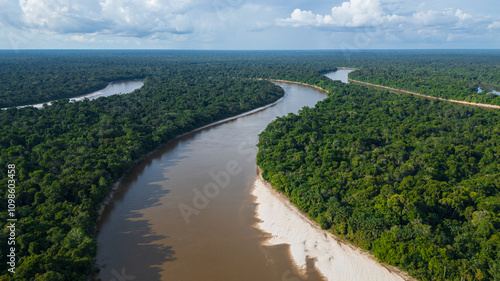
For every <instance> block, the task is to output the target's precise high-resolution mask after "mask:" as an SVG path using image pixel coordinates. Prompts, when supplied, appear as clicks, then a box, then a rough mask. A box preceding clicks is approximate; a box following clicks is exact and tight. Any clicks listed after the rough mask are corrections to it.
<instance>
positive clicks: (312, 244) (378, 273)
mask: <svg viewBox="0 0 500 281" xmlns="http://www.w3.org/2000/svg"><path fill="white" fill-rule="evenodd" d="M252 195H253V196H255V202H256V203H257V204H258V206H257V217H258V219H259V220H261V222H260V223H258V227H259V228H260V229H262V230H263V231H264V232H267V233H269V234H270V235H271V238H270V239H268V240H267V241H266V242H267V243H268V244H271V245H278V244H289V245H290V252H291V253H290V254H291V256H292V259H293V260H294V261H295V263H296V265H297V266H298V267H299V269H301V270H304V269H305V268H306V257H308V258H312V259H315V266H316V268H317V269H318V270H319V271H320V272H321V273H322V274H323V275H324V276H325V278H326V279H327V280H328V281H334V280H339V281H348V280H353V281H354V280H355V281H364V280H367V281H368V280H369V281H377V280H380V281H393V280H394V281H396V280H398V281H401V280H413V279H412V278H410V277H408V276H406V275H405V274H404V273H402V272H400V271H399V270H397V269H395V268H391V267H389V266H384V265H382V264H380V263H378V262H377V261H376V260H375V258H374V257H372V256H371V255H370V254H368V253H366V252H364V251H361V250H359V249H356V248H354V247H353V246H351V245H347V244H345V243H343V242H341V241H340V240H338V238H336V237H335V236H334V235H332V234H331V233H329V232H327V231H324V230H321V228H320V227H319V226H318V225H317V224H316V223H315V222H313V221H311V220H310V219H309V218H308V217H307V216H305V215H304V214H303V213H301V212H300V211H299V210H298V209H297V208H296V207H295V206H294V205H293V204H292V203H290V202H289V200H288V199H287V198H286V197H285V196H283V195H282V194H279V193H278V192H276V191H275V190H273V189H272V188H271V187H270V185H269V183H267V182H265V181H264V180H263V179H262V178H261V177H260V176H259V177H257V179H256V180H255V182H254V186H253V189H252ZM388 268H391V271H392V272H391V271H389V269H388Z"/></svg>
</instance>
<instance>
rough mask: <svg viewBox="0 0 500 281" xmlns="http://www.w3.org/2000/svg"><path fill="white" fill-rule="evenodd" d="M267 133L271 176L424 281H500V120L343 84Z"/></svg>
mask: <svg viewBox="0 0 500 281" xmlns="http://www.w3.org/2000/svg"><path fill="white" fill-rule="evenodd" d="M334 92H335V94H334V95H330V96H329V97H328V98H327V99H326V100H324V101H321V102H319V103H318V104H317V105H316V107H314V108H307V107H306V108H303V110H302V111H300V113H299V114H298V115H295V114H289V115H288V116H284V117H280V118H278V119H277V120H276V121H274V122H273V123H271V124H270V125H269V126H268V127H267V129H266V130H265V131H264V132H263V133H262V134H261V135H260V142H259V145H258V146H259V153H258V155H257V161H258V165H259V166H260V167H261V168H262V170H263V174H262V175H263V177H264V179H266V180H268V181H270V182H271V183H272V186H273V187H274V188H276V189H277V190H278V191H280V192H283V193H284V194H286V196H288V197H289V198H290V200H291V202H293V203H294V204H295V205H296V206H297V207H298V208H299V209H301V210H302V211H303V212H305V213H307V214H308V215H309V216H310V217H311V218H312V219H314V220H316V221H317V222H318V223H319V224H320V225H321V226H322V228H324V229H328V230H330V231H331V232H333V233H334V234H336V235H339V236H340V237H343V238H345V239H347V240H349V241H351V242H353V243H354V244H356V245H358V246H360V247H362V248H364V249H366V250H369V251H371V252H372V253H373V254H374V255H375V256H376V257H377V258H378V259H379V260H381V261H383V262H386V263H389V264H391V265H394V266H397V267H400V268H402V269H404V270H406V271H407V272H409V274H410V275H412V276H413V277H415V278H417V279H418V280H499V279H498V278H500V174H499V172H500V157H499V155H500V146H499V144H500V115H499V112H498V111H487V110H483V109H478V108H473V107H465V106H460V105H455V104H451V103H446V102H439V101H431V100H427V99H422V98H415V97H413V96H405V95H399V94H393V93H389V92H387V91H380V90H375V89H370V88H366V87H363V86H357V85H352V84H349V85H342V84H340V83H337V86H336V88H335V91H334Z"/></svg>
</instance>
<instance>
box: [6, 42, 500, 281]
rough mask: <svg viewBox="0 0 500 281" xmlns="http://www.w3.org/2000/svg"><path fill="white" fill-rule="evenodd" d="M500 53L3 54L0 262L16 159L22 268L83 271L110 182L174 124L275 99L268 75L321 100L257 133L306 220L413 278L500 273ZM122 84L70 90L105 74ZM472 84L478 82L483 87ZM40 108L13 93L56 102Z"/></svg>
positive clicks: (264, 162)
mask: <svg viewBox="0 0 500 281" xmlns="http://www.w3.org/2000/svg"><path fill="white" fill-rule="evenodd" d="M499 58H500V52H499V51H489V50H485V51H481V50H478V51H461V50H457V51H428V50H419V51H384V50H380V51H349V52H348V51H67V50H61V51H56V50H54V51H17V52H14V51H0V66H1V68H0V82H1V83H0V108H7V109H4V110H1V111H0V130H1V133H0V167H2V168H0V186H1V187H2V188H1V189H0V195H1V197H2V200H1V201H0V209H1V210H2V212H1V213H0V220H1V221H2V223H3V228H2V232H1V234H0V262H1V263H2V264H6V263H7V262H8V257H7V255H8V254H9V245H8V237H9V235H10V232H9V228H7V226H8V223H7V222H8V221H7V219H8V213H7V210H8V209H9V207H8V199H9V189H7V186H8V184H9V180H10V179H11V177H9V175H10V174H9V169H8V167H9V165H15V169H16V175H15V176H16V191H15V193H16V195H17V196H16V199H15V201H16V215H17V217H16V218H17V222H16V261H17V264H16V273H15V274H11V273H10V272H9V271H8V270H7V268H6V267H2V272H0V274H1V276H0V280H87V279H88V276H89V275H90V274H92V273H93V272H95V271H97V270H98V269H96V265H95V262H94V259H95V256H96V251H97V243H96V238H95V230H96V220H97V219H98V217H99V210H100V209H101V207H102V203H103V202H104V201H105V200H106V198H107V197H108V195H109V194H110V192H111V190H112V187H113V185H114V184H115V183H116V182H117V181H118V180H119V179H120V178H122V177H123V176H125V175H126V174H127V171H129V170H130V169H132V168H133V167H134V166H135V165H137V163H139V162H140V160H141V159H143V158H144V157H145V156H146V155H148V154H149V153H151V152H153V151H155V150H156V149H157V148H158V147H160V146H161V145H163V144H165V143H168V142H169V141H171V140H173V139H175V138H176V137H177V136H179V135H182V134H184V133H186V132H189V131H192V130H194V129H196V128H199V127H202V126H204V125H207V124H210V123H213V122H215V121H218V120H222V119H225V118H228V117H232V116H236V115H238V114H241V113H244V112H247V111H250V110H253V109H255V108H258V107H262V106H265V105H267V104H270V103H273V102H275V101H277V100H279V99H280V98H282V97H283V96H284V91H283V89H282V88H281V87H279V86H277V85H276V84H273V83H271V82H270V81H268V80H269V79H282V80H288V81H294V82H302V83H307V84H310V85H314V86H318V87H321V88H323V89H325V90H326V91H328V97H326V99H325V100H323V101H320V102H318V104H317V105H316V106H314V107H304V108H303V109H302V110H301V111H300V112H299V113H298V114H293V113H291V114H288V115H285V116H278V117H277V119H276V120H275V121H273V122H272V123H271V124H269V126H268V127H267V129H266V130H265V131H264V132H262V133H261V135H260V139H259V144H258V148H259V152H258V155H257V164H258V165H259V167H260V168H261V169H262V171H263V177H264V179H266V180H267V181H269V182H270V183H271V184H272V186H273V187H274V188H275V189H276V190H278V191H279V192H281V193H284V194H285V195H286V196H287V197H288V198H289V199H290V201H291V202H292V203H293V204H294V205H296V206H297V207H298V208H299V209H300V210H301V211H302V212H304V213H305V214H307V215H308V216H309V217H310V218H311V219H312V220H314V221H316V222H317V223H318V224H320V226H321V227H322V228H323V229H325V230H328V231H329V232H331V233H333V234H335V235H337V236H338V237H340V238H341V239H344V240H345V241H349V243H352V244H353V245H356V246H357V247H359V248H361V249H364V250H366V251H368V252H370V253H372V254H373V255H374V256H375V257H376V258H377V259H378V260H379V261H381V262H384V263H387V264H390V265H393V266H396V267H398V268H401V269H402V270H405V271H406V272H408V274H409V275H411V276H412V277H414V278H416V279H418V280H500V161H499V160H498V159H500V157H499V155H500V146H499V145H500V125H499V124H500V116H499V113H498V110H486V109H481V108H476V107H468V106H463V105H456V104H450V103H447V102H443V101H435V100H428V99H423V98H419V97H413V96H411V95H403V94H395V93H391V92H388V91H381V90H376V89H371V88H368V87H365V86H360V85H354V84H343V83H341V82H338V81H332V80H331V79H329V78H327V77H325V76H324V74H326V73H328V72H332V71H335V70H337V68H340V67H347V68H351V69H353V70H354V69H355V71H354V72H352V73H351V74H350V76H349V77H350V78H352V79H355V80H360V81H364V82H370V83H374V84H378V85H384V86H390V87H394V88H398V89H402V90H408V91H414V92H418V93H421V94H425V95H430V96H435V97H444V98H449V99H456V100H463V101H472V102H478V103H484V104H496V105H498V104H500V97H498V95H496V94H494V93H491V92H492V91H498V90H500V59H499ZM130 79H144V86H143V87H142V88H140V89H138V90H135V91H134V92H132V93H130V94H125V95H116V96H110V97H105V98H99V99H96V100H92V101H89V100H85V101H82V102H75V103H70V102H69V99H70V98H73V97H76V96H80V95H83V94H87V93H90V92H93V91H95V90H98V89H101V88H103V87H105V86H106V85H107V84H109V83H110V82H114V81H122V80H130ZM478 88H482V89H485V91H483V92H479V91H478ZM54 100H55V102H53V104H52V105H51V106H45V107H44V108H42V109H36V108H31V107H26V108H19V109H18V108H15V107H16V106H21V105H27V104H33V103H39V102H48V101H54Z"/></svg>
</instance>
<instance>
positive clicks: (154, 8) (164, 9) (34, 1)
mask: <svg viewBox="0 0 500 281" xmlns="http://www.w3.org/2000/svg"><path fill="white" fill-rule="evenodd" d="M191 4H192V3H191V1H189V0H186V1H177V0H165V1H161V0H149V1H133V0H87V1H78V0H66V1H63V0H19V6H20V8H21V10H22V18H23V21H24V24H25V25H27V26H28V27H31V28H38V29H42V30H46V31H49V32H57V33H94V32H98V33H102V34H119V35H124V36H134V37H148V36H155V34H157V33H163V32H164V33H174V34H183V33H190V32H192V30H193V26H192V25H191V22H190V20H189V19H188V18H187V17H186V14H185V13H186V11H187V8H189V7H190V6H191Z"/></svg>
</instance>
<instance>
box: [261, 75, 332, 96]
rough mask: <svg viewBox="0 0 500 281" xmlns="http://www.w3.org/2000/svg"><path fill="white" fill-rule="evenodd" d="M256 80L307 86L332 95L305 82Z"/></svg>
mask: <svg viewBox="0 0 500 281" xmlns="http://www.w3.org/2000/svg"><path fill="white" fill-rule="evenodd" d="M254 80H258V81H262V80H265V81H269V82H277V83H288V84H296V85H301V86H306V87H310V88H313V89H316V90H318V91H321V92H324V93H326V94H327V95H328V94H330V92H328V91H327V90H325V89H323V88H321V87H318V86H316V85H311V84H307V83H303V82H296V81H289V80H282V79H264V78H254Z"/></svg>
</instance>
